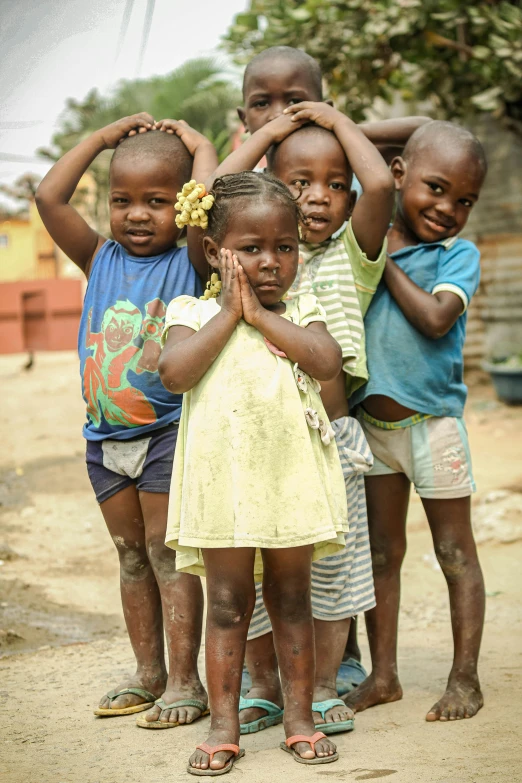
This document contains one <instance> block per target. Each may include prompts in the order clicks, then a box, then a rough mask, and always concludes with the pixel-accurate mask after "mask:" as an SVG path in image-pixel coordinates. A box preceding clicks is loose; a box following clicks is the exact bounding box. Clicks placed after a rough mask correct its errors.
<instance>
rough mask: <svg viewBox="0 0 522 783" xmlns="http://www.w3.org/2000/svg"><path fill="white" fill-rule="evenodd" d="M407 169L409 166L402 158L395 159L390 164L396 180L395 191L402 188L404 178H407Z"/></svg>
mask: <svg viewBox="0 0 522 783" xmlns="http://www.w3.org/2000/svg"><path fill="white" fill-rule="evenodd" d="M406 167H407V164H406V162H405V161H404V159H403V158H401V157H397V158H394V159H393V160H392V162H391V164H390V171H391V173H392V175H393V178H394V180H395V190H400V189H401V187H402V183H403V182H404V177H405V176H406Z"/></svg>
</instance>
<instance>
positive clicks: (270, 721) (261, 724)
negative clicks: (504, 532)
mask: <svg viewBox="0 0 522 783" xmlns="http://www.w3.org/2000/svg"><path fill="white" fill-rule="evenodd" d="M250 707H258V708H259V709H260V710H265V712H266V713H267V714H266V715H263V716H262V717H261V718H258V719H257V720H252V721H250V723H241V725H240V726H239V733H240V734H255V733H256V732H258V731H263V730H264V729H268V728H269V727H270V726H276V725H277V724H278V723H282V722H283V710H282V709H281V707H278V706H277V704H274V703H273V702H272V701H267V700H266V699H245V698H244V697H243V696H240V697H239V712H241V710H247V709H249V708H250Z"/></svg>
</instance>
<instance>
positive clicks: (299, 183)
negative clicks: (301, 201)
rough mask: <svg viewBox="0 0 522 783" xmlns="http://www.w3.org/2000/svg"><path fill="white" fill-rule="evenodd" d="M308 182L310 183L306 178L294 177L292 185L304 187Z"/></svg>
mask: <svg viewBox="0 0 522 783" xmlns="http://www.w3.org/2000/svg"><path fill="white" fill-rule="evenodd" d="M309 184H310V183H309V182H308V180H307V179H294V181H293V182H292V185H297V186H298V187H300V188H306V186H307V185H309Z"/></svg>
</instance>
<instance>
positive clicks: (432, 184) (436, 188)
mask: <svg viewBox="0 0 522 783" xmlns="http://www.w3.org/2000/svg"><path fill="white" fill-rule="evenodd" d="M426 184H427V185H428V187H429V188H430V190H432V191H433V192H434V193H438V194H441V193H443V190H442V188H441V186H440V185H437V183H436V182H428V183H426Z"/></svg>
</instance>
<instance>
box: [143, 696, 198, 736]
mask: <svg viewBox="0 0 522 783" xmlns="http://www.w3.org/2000/svg"><path fill="white" fill-rule="evenodd" d="M154 704H156V705H157V706H158V707H159V708H160V709H161V711H162V712H163V710H173V709H174V708H175V707H196V708H197V709H198V710H200V712H201V715H199V716H198V717H197V718H194V720H192V721H190V723H180V722H179V721H175V722H173V723H167V722H166V721H161V720H146V719H145V718H136V726H139V727H140V728H142V729H175V728H176V726H190V725H191V724H192V723H195V722H196V721H197V720H199V719H200V718H203V717H205V715H209V713H210V710H209V708H208V706H207V705H206V704H205V702H203V701H200V700H199V699H181V700H180V701H173V702H172V704H165V702H164V701H163V699H156V701H155V702H154Z"/></svg>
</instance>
